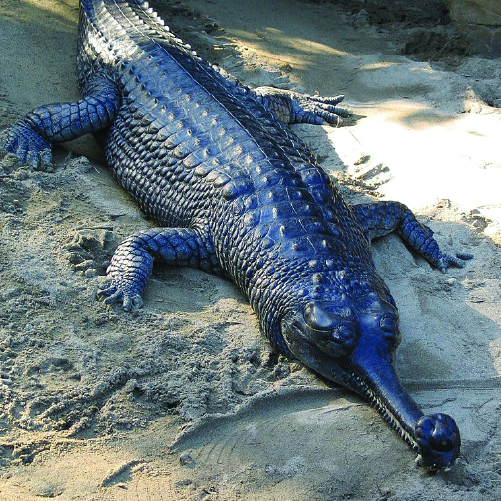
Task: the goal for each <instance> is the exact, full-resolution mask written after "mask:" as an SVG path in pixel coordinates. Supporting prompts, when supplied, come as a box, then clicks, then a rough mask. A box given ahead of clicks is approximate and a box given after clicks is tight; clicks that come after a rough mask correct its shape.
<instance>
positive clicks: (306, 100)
mask: <svg viewBox="0 0 501 501" xmlns="http://www.w3.org/2000/svg"><path fill="white" fill-rule="evenodd" d="M254 92H255V94H256V96H257V98H258V99H259V100H260V101H261V102H262V103H263V104H264V106H265V107H266V108H268V110H270V111H271V112H272V113H273V114H274V115H275V116H276V117H277V118H278V119H279V120H280V121H281V122H283V123H285V124H289V125H290V124H299V123H308V124H314V125H334V126H338V125H339V124H340V122H341V118H340V117H348V116H350V115H351V112H350V111H349V110H347V109H345V108H338V107H337V105H338V104H339V103H340V102H341V101H342V100H343V99H344V96H336V97H321V96H310V95H308V94H300V93H298V92H293V91H290V90H283V89H276V88H275V87H258V88H257V89H254Z"/></svg>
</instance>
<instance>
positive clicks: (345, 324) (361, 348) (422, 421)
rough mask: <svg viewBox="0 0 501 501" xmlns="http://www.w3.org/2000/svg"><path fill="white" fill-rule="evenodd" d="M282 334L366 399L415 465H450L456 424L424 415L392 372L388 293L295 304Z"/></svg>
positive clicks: (395, 331) (395, 336) (394, 326)
mask: <svg viewBox="0 0 501 501" xmlns="http://www.w3.org/2000/svg"><path fill="white" fill-rule="evenodd" d="M281 332H282V337H283V339H284V341H285V343H286V345H287V347H288V349H289V350H290V351H291V352H292V354H293V355H294V356H295V357H296V358H298V359H299V360H301V361H302V362H303V363H304V364H306V365H307V366H308V367H310V368H312V369H313V370H315V371H316V372H318V373H319V374H320V375H322V376H324V377H326V378H328V379H330V380H333V381H335V382H337V383H340V384H342V385H344V386H347V387H348V388H350V389H352V390H354V391H356V392H357V393H359V394H361V395H362V396H363V397H365V398H366V399H367V400H368V401H369V402H370V403H371V405H372V406H373V407H374V408H375V409H376V410H377V411H378V412H379V413H380V414H381V416H382V417H383V418H384V419H385V420H386V421H387V422H388V423H389V424H390V426H391V427H392V428H394V429H395V431H396V432H397V433H398V434H399V435H400V436H401V438H402V439H404V440H405V441H406V442H407V443H408V444H409V445H410V446H411V447H412V448H413V449H414V450H415V451H416V452H417V453H418V456H417V459H416V461H417V462H418V464H419V465H421V466H425V467H427V468H429V469H430V470H447V469H449V468H450V467H451V466H452V464H453V463H454V462H455V460H456V459H457V457H458V455H459V449H460V443H461V440H460V435H459V430H458V427H457V425H456V423H455V422H454V420H453V419H452V418H451V417H450V416H447V415H446V414H432V415H428V416H425V415H423V412H422V411H421V409H420V408H419V406H418V405H417V404H416V403H415V402H414V400H413V399H412V398H411V397H410V395H409V394H408V392H407V391H406V390H405V389H404V388H403V387H402V385H401V383H400V381H399V379H398V376H397V374H396V372H395V369H394V361H395V350H396V348H397V346H398V344H399V342H400V331H399V327H398V311H397V308H396V306H395V303H394V301H393V299H392V298H391V296H390V294H389V293H386V292H384V293H383V294H381V293H376V292H367V293H365V294H362V295H358V296H357V297H353V296H347V295H345V294H342V295H341V296H339V295H338V296H337V299H336V301H329V300H324V298H320V299H305V301H304V302H303V303H302V304H298V303H297V302H296V304H295V306H293V307H291V308H290V309H289V311H288V312H287V313H286V314H285V315H284V317H283V318H282V322H281Z"/></svg>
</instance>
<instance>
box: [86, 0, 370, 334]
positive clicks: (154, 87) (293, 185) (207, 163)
mask: <svg viewBox="0 0 501 501" xmlns="http://www.w3.org/2000/svg"><path fill="white" fill-rule="evenodd" d="M81 4H82V9H81V20H80V34H79V50H78V64H77V68H78V69H77V71H78V82H79V86H80V89H81V92H82V93H83V94H85V92H86V91H87V90H86V89H88V88H89V86H91V83H92V78H94V76H95V75H99V76H102V75H104V76H105V77H106V78H110V79H112V80H113V81H115V82H116V84H117V86H118V88H119V90H120V95H121V98H122V103H121V107H120V111H119V113H118V116H117V118H116V119H115V121H114V124H113V126H112V127H111V129H110V130H109V132H108V134H107V139H106V145H105V152H106V156H107V160H108V163H109V165H110V167H111V168H112V169H113V171H114V174H115V175H116V177H117V179H118V181H119V182H120V183H121V184H122V186H123V187H125V189H126V190H127V191H129V192H130V193H131V194H132V195H133V197H134V198H135V199H136V200H137V201H138V202H139V204H140V206H141V207H142V208H143V209H144V210H145V211H146V212H147V213H148V214H150V215H151V216H152V217H154V218H155V219H156V220H157V221H158V223H159V224H161V225H163V226H182V227H203V228H205V230H206V231H208V232H209V234H210V238H211V240H212V243H213V246H214V249H215V251H216V253H217V257H218V260H219V262H220V264H221V267H222V268H223V269H224V270H225V272H226V273H227V274H228V275H229V276H230V277H231V278H232V279H233V280H234V281H235V282H236V283H237V284H238V285H239V286H240V287H241V288H242V289H244V291H245V292H246V293H247V294H248V295H249V298H250V300H251V303H252V305H253V306H254V308H255V309H262V306H263V304H274V305H275V306H274V308H275V310H274V311H273V313H271V312H270V313H269V314H264V315H261V320H262V325H263V328H264V329H265V330H268V329H269V326H270V324H272V323H273V322H272V319H271V318H270V315H272V316H275V317H276V316H277V315H280V314H279V313H278V312H277V311H276V305H277V304H281V305H282V306H281V307H282V308H287V301H284V298H285V297H290V298H291V299H292V298H297V296H298V295H299V296H300V295H301V294H304V293H305V292H304V290H306V289H304V283H305V281H306V282H307V289H308V293H309V294H313V296H315V295H316V296H318V297H323V296H324V295H325V294H327V293H329V291H328V289H332V290H337V291H339V290H340V287H341V285H340V280H341V279H340V278H339V276H337V275H336V271H339V270H351V273H352V274H353V275H356V276H357V280H356V281H355V282H353V281H352V280H351V279H350V281H349V282H350V283H352V282H353V283H359V282H364V283H366V282H367V281H370V280H372V279H373V278H374V275H375V272H374V268H373V264H372V258H371V255H370V250H369V244H368V241H367V239H366V238H365V237H364V235H363V233H362V230H361V229H360V227H359V225H358V223H357V222H356V220H355V218H354V216H353V214H352V213H351V210H350V208H349V207H348V206H346V204H345V203H344V202H343V201H342V199H341V197H340V195H339V193H338V191H337V189H336V188H335V187H334V186H333V185H332V184H331V183H330V181H329V179H328V177H327V176H326V175H325V173H324V172H323V171H322V170H321V169H320V168H319V167H318V166H317V165H316V164H315V162H314V159H313V158H312V155H311V153H310V152H309V151H308V149H307V148H306V146H305V145H304V144H303V143H302V141H301V140H300V139H299V138H298V137H297V136H296V135H295V134H294V133H293V132H291V131H290V129H289V128H288V127H287V126H285V125H284V124H283V123H281V122H280V121H279V120H278V119H276V118H275V117H274V115H272V114H271V113H270V112H269V111H268V110H267V109H266V108H265V107H264V106H263V105H262V104H261V103H260V102H259V101H258V100H257V99H256V97H255V94H254V93H253V92H251V91H250V90H249V89H248V88H246V87H244V86H242V85H240V84H239V83H238V82H237V81H235V80H233V79H231V78H229V77H228V76H227V75H225V74H223V73H222V72H221V71H220V70H218V69H216V68H214V67H212V66H210V65H209V64H207V63H206V62H204V61H203V60H202V59H201V58H199V57H197V56H196V55H195V54H194V53H193V52H192V51H191V49H190V48H189V47H188V46H186V45H184V44H183V43H182V42H181V41H180V40H179V39H177V38H176V37H175V36H174V35H172V34H171V33H170V31H168V30H167V29H166V28H165V27H164V26H163V25H162V21H161V20H160V19H159V18H158V17H157V16H156V14H155V13H154V12H152V11H151V10H147V9H145V8H144V7H145V6H144V4H140V3H137V2H135V1H129V2H122V1H117V0H109V1H105V2H103V1H90V0H82V2H81ZM321 275H322V276H323V278H322V279H321V278H319V277H320V276H321ZM338 275H339V274H338ZM336 276H337V278H336ZM312 277H313V278H312ZM314 277H316V278H314ZM312 281H313V282H315V283H313V284H312ZM342 281H343V280H341V282H342ZM346 283H347V280H346V277H345V279H344V284H345V286H346ZM350 287H352V288H353V285H350ZM341 288H342V287H341ZM278 297H279V298H281V301H277V298H278Z"/></svg>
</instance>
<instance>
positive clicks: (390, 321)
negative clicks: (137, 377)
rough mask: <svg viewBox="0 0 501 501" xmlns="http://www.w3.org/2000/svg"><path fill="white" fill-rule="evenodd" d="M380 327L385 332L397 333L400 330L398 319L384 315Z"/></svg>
mask: <svg viewBox="0 0 501 501" xmlns="http://www.w3.org/2000/svg"><path fill="white" fill-rule="evenodd" d="M379 326H380V327H381V330H383V331H384V332H396V331H397V329H398V327H397V321H396V319H395V318H393V317H389V316H387V315H383V316H382V317H381V319H380V320H379Z"/></svg>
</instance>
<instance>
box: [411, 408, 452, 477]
mask: <svg viewBox="0 0 501 501" xmlns="http://www.w3.org/2000/svg"><path fill="white" fill-rule="evenodd" d="M415 440H416V442H417V444H418V446H419V456H418V457H417V458H416V461H417V462H418V464H419V465H421V466H425V467H427V468H430V469H431V470H447V469H449V468H450V467H451V466H452V465H453V464H454V463H455V461H456V459H457V457H458V456H459V450H460V447H461V437H460V435H459V428H458V426H457V425H456V422H455V421H454V419H452V418H451V417H450V416H448V415H447V414H441V413H438V414H432V415H430V416H423V417H421V418H420V419H419V420H418V421H417V423H416V427H415Z"/></svg>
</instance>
